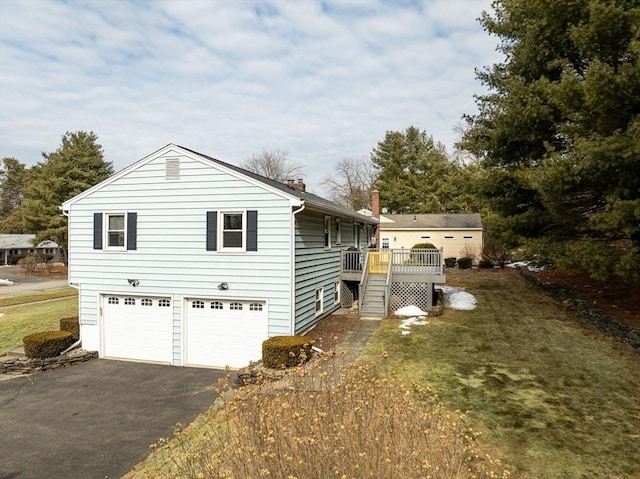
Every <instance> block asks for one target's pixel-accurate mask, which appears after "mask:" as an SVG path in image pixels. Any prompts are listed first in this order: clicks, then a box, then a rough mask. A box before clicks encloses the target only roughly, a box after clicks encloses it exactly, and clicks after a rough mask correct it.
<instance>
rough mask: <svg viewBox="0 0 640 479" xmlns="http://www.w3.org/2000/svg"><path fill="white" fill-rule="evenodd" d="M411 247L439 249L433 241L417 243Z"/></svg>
mask: <svg viewBox="0 0 640 479" xmlns="http://www.w3.org/2000/svg"><path fill="white" fill-rule="evenodd" d="M411 249H438V248H436V247H435V246H434V245H433V243H417V244H414V245H413V246H412V247H411Z"/></svg>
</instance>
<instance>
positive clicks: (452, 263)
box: [444, 256, 457, 268]
mask: <svg viewBox="0 0 640 479" xmlns="http://www.w3.org/2000/svg"><path fill="white" fill-rule="evenodd" d="M456 262H457V258H455V257H453V256H452V257H450V258H445V259H444V265H445V266H446V267H447V268H455V267H456Z"/></svg>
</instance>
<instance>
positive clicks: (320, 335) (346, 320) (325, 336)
mask: <svg viewBox="0 0 640 479" xmlns="http://www.w3.org/2000/svg"><path fill="white" fill-rule="evenodd" d="M357 321H358V316H357V314H354V313H350V314H332V315H330V316H327V317H326V318H324V319H322V320H320V322H319V323H318V324H317V325H316V326H315V327H314V328H313V329H312V330H311V331H308V332H307V333H306V336H310V337H312V338H313V339H314V343H313V345H314V346H315V347H317V348H320V349H322V350H324V351H330V350H331V349H334V348H335V346H336V344H338V342H339V341H340V339H342V337H343V336H344V335H345V334H346V333H348V332H349V331H350V330H351V328H352V327H353V325H354V324H355V323H356V322H357Z"/></svg>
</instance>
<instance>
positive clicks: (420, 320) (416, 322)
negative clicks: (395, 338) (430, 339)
mask: <svg viewBox="0 0 640 479" xmlns="http://www.w3.org/2000/svg"><path fill="white" fill-rule="evenodd" d="M414 308H415V306H414ZM425 324H429V321H427V320H426V319H425V316H419V317H412V318H407V319H403V320H402V321H401V322H400V329H402V335H403V336H406V335H407V334H410V333H411V326H424V325H425Z"/></svg>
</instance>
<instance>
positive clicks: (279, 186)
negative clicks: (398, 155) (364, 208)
mask: <svg viewBox="0 0 640 479" xmlns="http://www.w3.org/2000/svg"><path fill="white" fill-rule="evenodd" d="M176 146H179V145H176ZM179 147H180V148H182V149H183V150H186V151H189V152H191V153H193V154H195V155H198V156H200V157H202V158H204V159H206V160H208V161H211V162H214V163H216V164H219V165H222V166H224V167H225V168H229V169H231V170H233V171H235V172H237V173H240V174H241V175H244V176H248V177H249V178H253V179H254V180H257V181H259V182H260V183H264V184H265V185H268V186H270V187H271V188H275V189H276V190H279V191H282V192H283V193H286V194H288V195H291V196H295V197H296V198H298V199H300V200H302V201H303V202H304V203H305V204H307V205H309V206H311V207H316V209H319V210H321V211H330V212H335V213H339V214H341V215H343V216H347V217H351V218H354V219H357V220H360V221H362V222H366V223H370V224H375V223H377V222H376V221H375V220H373V219H372V218H370V217H368V216H364V215H361V214H359V213H357V212H355V211H353V210H350V209H349V208H345V207H344V206H342V205H340V204H338V203H335V202H333V201H330V200H327V199H325V198H322V197H321V196H318V195H314V194H313V193H309V192H308V191H300V190H298V189H296V188H292V187H290V186H289V185H287V184H285V183H281V182H279V181H276V180H272V179H271V178H267V177H266V176H262V175H259V174H257V173H254V172H252V171H249V170H245V169H244V168H240V167H239V166H236V165H232V164H230V163H225V162H224V161H220V160H217V159H215V158H212V157H210V156H207V155H204V154H202V153H198V152H197V151H194V150H191V149H189V148H185V147H184V146H179Z"/></svg>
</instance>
